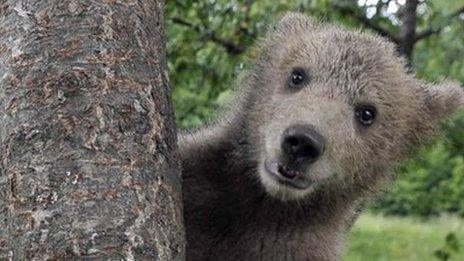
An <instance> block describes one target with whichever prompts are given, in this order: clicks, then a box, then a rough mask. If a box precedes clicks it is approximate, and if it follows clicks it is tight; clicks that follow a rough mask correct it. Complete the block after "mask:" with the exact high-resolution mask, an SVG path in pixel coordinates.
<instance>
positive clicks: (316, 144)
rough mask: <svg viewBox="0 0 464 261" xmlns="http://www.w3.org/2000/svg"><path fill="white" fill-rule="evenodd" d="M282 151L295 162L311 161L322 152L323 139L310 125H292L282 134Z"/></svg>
mask: <svg viewBox="0 0 464 261" xmlns="http://www.w3.org/2000/svg"><path fill="white" fill-rule="evenodd" d="M281 146H282V151H283V152H284V154H285V157H286V158H287V159H288V160H290V161H292V162H295V163H313V162H315V161H316V160H317V159H318V158H319V157H320V156H321V155H322V153H323V152H324V146H325V139H324V137H323V136H322V135H321V134H319V133H318V132H317V131H315V130H314V127H313V126H311V125H300V124H297V125H292V126H290V127H289V128H288V129H286V130H285V131H284V133H283V135H282V144H281Z"/></svg>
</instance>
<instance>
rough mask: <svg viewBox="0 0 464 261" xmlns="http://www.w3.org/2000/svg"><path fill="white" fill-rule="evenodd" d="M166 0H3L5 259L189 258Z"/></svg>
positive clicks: (1, 218) (0, 158)
mask: <svg viewBox="0 0 464 261" xmlns="http://www.w3.org/2000/svg"><path fill="white" fill-rule="evenodd" d="M162 12H163V2H162V1H159V0H158V1H150V0H139V1H119V0H105V1H97V0H71V1H61V0H49V1H42V0H33V1H17V0H0V24H1V27H0V260H4V259H7V260H8V259H10V260H56V259H59V260H62V259H70V258H71V259H88V258H91V259H104V260H107V259H111V260H121V259H127V260H134V259H137V260H146V259H151V260H181V259H183V257H184V233H183V225H182V212H181V193H180V180H179V172H178V164H177V155H176V152H175V151H176V136H175V125H174V122H173V117H172V112H171V105H170V102H169V100H170V97H169V91H168V86H167V77H166V68H165V67H166V65H165V53H164V43H163V13H162Z"/></svg>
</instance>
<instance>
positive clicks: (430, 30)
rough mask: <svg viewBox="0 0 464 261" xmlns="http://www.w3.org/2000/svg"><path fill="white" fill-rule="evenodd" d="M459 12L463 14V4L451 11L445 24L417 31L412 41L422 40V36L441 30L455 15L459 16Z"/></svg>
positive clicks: (437, 32)
mask: <svg viewBox="0 0 464 261" xmlns="http://www.w3.org/2000/svg"><path fill="white" fill-rule="evenodd" d="M461 14H464V6H463V7H461V8H459V9H458V10H457V11H456V12H454V13H452V14H451V15H450V16H449V17H448V19H447V22H446V24H444V25H442V26H440V27H438V28H428V29H425V30H423V31H422V32H420V33H417V35H416V38H415V39H414V41H415V42H417V41H420V40H422V39H424V38H427V37H429V36H432V35H436V34H439V33H441V31H442V30H443V28H445V27H446V26H448V25H449V24H450V23H451V21H452V19H453V18H455V17H457V16H459V15H461Z"/></svg>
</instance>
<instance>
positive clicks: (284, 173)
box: [264, 158, 311, 190]
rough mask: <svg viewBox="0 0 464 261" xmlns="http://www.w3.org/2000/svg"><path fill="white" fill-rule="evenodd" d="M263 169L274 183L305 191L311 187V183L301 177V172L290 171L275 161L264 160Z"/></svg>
mask: <svg viewBox="0 0 464 261" xmlns="http://www.w3.org/2000/svg"><path fill="white" fill-rule="evenodd" d="M264 168H265V169H266V171H267V173H268V174H269V176H270V177H271V178H272V179H273V180H274V181H277V182H278V183H280V184H282V185H286V186H289V187H292V188H295V189H299V190H303V189H307V188H308V187H309V186H310V185H311V181H309V180H308V179H306V178H305V177H303V173H302V172H301V171H299V170H296V169H292V168H290V167H288V166H287V165H285V164H282V163H281V162H279V160H277V159H269V158H268V159H266V160H265V162H264Z"/></svg>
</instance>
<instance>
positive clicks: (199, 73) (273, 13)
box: [166, 0, 464, 216]
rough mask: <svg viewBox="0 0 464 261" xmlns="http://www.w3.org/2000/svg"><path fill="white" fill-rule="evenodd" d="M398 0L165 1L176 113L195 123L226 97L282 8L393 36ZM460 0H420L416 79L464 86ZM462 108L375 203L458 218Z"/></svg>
mask: <svg viewBox="0 0 464 261" xmlns="http://www.w3.org/2000/svg"><path fill="white" fill-rule="evenodd" d="M404 3H405V1H404V0H359V1H351V0H338V1H336V0H289V1H286V0H276V1H273V0H272V1H271V0H262V1H253V0H240V1H239V0H232V1H229V0H205V1H191V0H185V1H184V0H172V1H167V6H166V22H167V31H166V37H167V39H168V42H167V51H168V58H169V60H168V68H169V76H170V80H171V86H173V100H174V105H175V111H176V117H177V121H178V123H179V125H180V126H181V127H183V128H191V127H197V126H199V125H201V124H202V123H203V122H205V121H206V120H208V119H209V118H211V117H212V115H213V114H214V112H215V110H216V109H217V108H219V107H220V106H221V105H223V104H224V103H225V102H227V101H228V100H230V96H231V95H232V91H231V89H232V88H233V87H234V84H235V83H234V79H236V78H237V77H238V76H239V75H240V73H241V72H242V71H243V69H244V68H246V67H247V66H248V64H249V63H248V61H249V60H250V59H252V58H253V57H254V56H255V55H256V53H255V50H254V49H253V47H252V46H253V43H254V42H255V40H256V39H257V38H259V37H260V36H262V35H263V33H264V32H265V30H266V26H267V25H272V24H273V23H274V22H275V20H276V19H278V17H280V16H281V15H282V14H283V13H284V12H286V11H292V10H298V11H301V12H304V13H307V14H310V15H313V16H316V17H319V18H320V19H324V20H329V21H332V22H337V23H343V24H345V25H347V26H353V27H366V28H368V30H374V31H376V32H378V33H382V32H386V34H385V36H386V37H390V38H391V39H393V40H395V39H396V38H397V37H398V35H399V32H400V29H401V22H400V20H401V19H400V18H401V13H402V12H403V6H404ZM462 8H464V1H463V0H459V1H442V0H428V1H420V4H419V7H418V10H417V14H418V15H417V32H418V35H420V34H422V33H425V32H428V31H429V32H431V33H430V35H428V37H423V38H421V40H418V41H417V43H416V44H415V48H414V53H413V57H412V61H411V63H412V67H413V69H414V71H415V72H416V73H417V74H418V75H419V76H420V77H422V78H425V79H427V80H440V79H442V78H444V77H451V78H454V79H456V80H459V81H461V83H464V52H463V50H464V15H463V14H462V13H459V12H457V11H459V10H464V9H462ZM463 198H464V112H463V113H461V114H460V115H458V116H457V117H456V118H455V119H454V120H453V121H450V122H448V123H447V124H446V125H445V139H439V140H437V141H436V142H435V143H434V144H433V145H432V146H430V147H428V148H423V149H420V150H418V152H417V154H416V155H415V157H414V158H413V159H411V160H409V161H408V162H407V163H406V164H404V165H403V166H402V167H401V168H400V169H399V173H398V180H397V181H396V182H395V183H394V184H393V185H392V186H391V188H390V191H389V193H388V194H386V195H384V197H383V200H381V201H380V202H378V204H377V205H376V207H375V208H376V209H377V210H381V211H383V212H384V213H389V214H403V215H406V214H415V215H431V214H437V213H440V212H442V211H449V212H457V213H459V214H461V215H463V216H464V200H462V199H463Z"/></svg>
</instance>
